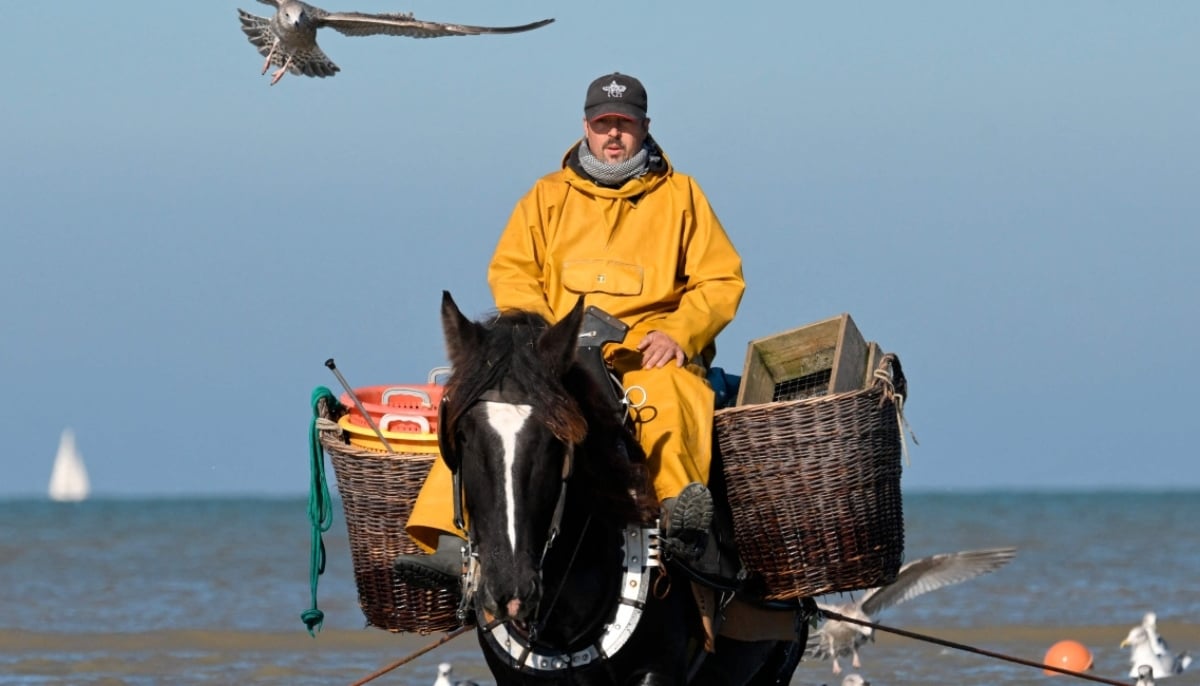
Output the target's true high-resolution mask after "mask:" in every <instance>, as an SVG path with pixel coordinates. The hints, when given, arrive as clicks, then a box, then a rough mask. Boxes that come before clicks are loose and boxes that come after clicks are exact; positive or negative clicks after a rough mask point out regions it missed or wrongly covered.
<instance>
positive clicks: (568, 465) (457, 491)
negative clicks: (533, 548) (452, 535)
mask: <svg viewBox="0 0 1200 686" xmlns="http://www.w3.org/2000/svg"><path fill="white" fill-rule="evenodd" d="M449 400H450V398H449V396H446V395H443V396H442V401H441V403H439V404H438V447H439V449H440V450H441V451H442V454H443V455H445V454H447V451H454V454H457V449H456V447H455V446H454V445H453V444H452V443H451V442H450V437H449V435H448V434H449V429H448V427H447V425H446V423H445V422H444V421H443V420H444V419H445V417H446V414H447V410H446V408H447V407H448V405H447V403H448V402H449ZM483 401H490V402H497V403H506V404H509V405H528V404H531V403H530V401H529V399H528V398H526V397H525V396H524V395H521V394H517V393H511V392H508V391H502V390H497V389H490V390H486V391H484V392H483V393H480V394H479V397H478V398H476V399H475V400H474V401H472V402H471V404H472V405H474V404H476V403H479V402H483ZM564 444H565V447H566V454H565V455H564V456H563V467H562V478H561V480H560V482H559V488H558V501H557V502H556V503H555V504H554V515H553V516H552V517H551V518H550V530H549V531H548V532H547V535H546V545H545V546H544V547H543V548H542V559H541V561H540V562H545V560H546V553H548V552H550V548H551V547H552V546H553V545H554V541H555V540H556V539H557V538H558V534H559V532H560V531H561V530H562V518H563V511H564V509H565V508H566V503H567V484H568V483H569V482H570V480H571V474H572V473H573V471H574V469H575V444H574V443H571V442H568V441H564ZM454 464H455V465H456V468H454V469H452V470H450V471H451V477H452V479H453V484H454V526H456V527H458V528H459V529H460V530H461V531H464V532H467V525H466V517H465V516H464V515H463V502H462V493H463V491H462V469H461V466H462V465H461V463H460V462H459V460H458V459H455V460H454ZM467 533H468V537H467V540H468V541H470V535H469V533H470V532H467ZM539 566H540V563H539Z"/></svg>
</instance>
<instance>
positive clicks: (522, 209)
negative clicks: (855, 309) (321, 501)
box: [396, 73, 745, 585]
mask: <svg viewBox="0 0 1200 686" xmlns="http://www.w3.org/2000/svg"><path fill="white" fill-rule="evenodd" d="M488 283H489V284H490V285H491V288H492V295H493V297H494V298H495V301H496V306H497V308H498V309H500V310H501V311H504V310H510V309H522V310H531V311H534V312H538V313H540V314H542V315H543V316H545V317H546V318H547V319H548V320H550V321H551V322H554V321H558V320H559V319H560V318H562V317H564V316H565V315H566V314H567V313H568V312H570V310H571V308H572V307H573V306H574V305H575V303H576V302H577V301H578V299H579V297H580V296H583V297H584V298H585V302H586V303H587V304H589V305H595V306H597V307H599V308H600V309H602V310H604V311H605V312H607V313H609V314H611V315H613V316H614V317H617V318H618V319H620V320H621V321H622V322H624V323H625V324H626V325H628V326H629V331H628V334H627V335H626V338H625V341H624V343H620V344H609V345H608V346H607V347H606V349H605V351H604V356H605V359H606V361H607V362H608V363H609V365H611V366H612V368H613V370H614V371H615V372H616V373H617V374H618V376H620V377H621V379H622V383H623V385H624V386H625V387H626V388H633V387H638V388H639V389H641V390H640V391H639V393H638V394H637V396H635V397H633V398H631V400H632V401H633V402H635V403H637V402H638V401H639V400H641V399H642V398H641V397H640V396H642V395H643V393H644V400H645V402H644V403H642V404H641V407H640V408H638V410H637V411H636V413H635V416H634V424H635V430H636V432H637V438H638V442H639V443H640V444H641V446H642V447H643V449H644V450H645V452H646V455H647V459H648V464H647V467H648V469H649V472H650V475H651V477H652V480H653V484H654V489H655V491H656V493H657V495H658V497H659V499H660V500H661V501H662V503H663V513H664V526H665V528H666V535H667V537H668V539H669V540H672V541H676V542H680V543H681V545H679V546H677V548H676V549H679V550H684V549H690V550H691V551H692V554H693V555H698V553H699V551H698V550H696V548H695V545H694V544H702V542H703V540H704V537H703V535H702V534H703V532H704V531H706V530H707V528H708V525H709V523H710V520H711V518H712V497H711V495H710V494H709V492H708V489H707V488H706V487H705V484H706V483H707V482H708V476H709V464H710V460H711V455H712V414H713V405H714V396H713V392H712V390H711V389H710V388H709V387H708V384H707V382H706V381H705V380H704V373H705V369H706V368H707V366H708V364H710V363H711V362H712V358H713V355H714V353H715V347H714V340H715V339H716V336H717V334H718V333H719V332H720V331H721V330H722V329H723V328H725V326H726V325H727V324H728V323H729V322H730V321H731V320H732V319H733V316H734V314H735V313H736V312H737V307H738V303H739V302H740V301H741V298H742V292H743V291H744V290H745V282H744V281H743V279H742V264H741V258H740V257H739V256H738V254H737V251H736V250H735V249H734V247H733V245H732V243H731V242H730V241H729V238H728V236H727V235H726V234H725V230H724V229H723V228H722V227H721V223H720V221H718V219H717V216H716V214H714V213H713V210H712V208H711V207H709V204H708V200H707V199H706V198H705V197H704V194H703V193H702V192H701V190H700V187H699V186H698V185H697V184H696V182H695V181H694V180H693V179H692V178H691V177H689V176H686V175H684V174H680V173H678V172H676V171H675V170H674V168H673V167H672V166H671V163H670V161H669V160H668V159H667V157H666V155H665V154H664V153H663V151H662V149H661V148H660V147H659V145H658V143H657V142H655V141H654V139H653V137H651V136H650V118H649V117H648V116H647V96H646V89H645V88H643V87H642V84H641V82H639V81H638V80H637V79H635V78H633V77H632V76H628V75H626V74H621V73H613V74H608V75H606V76H602V77H600V78H598V79H596V80H595V81H593V82H592V83H591V85H590V86H588V89H587V96H586V99H585V101H584V118H583V139H582V140H581V141H580V142H579V143H578V144H575V145H572V146H571V148H570V149H569V150H568V151H567V153H566V155H565V156H564V157H563V161H562V168H561V169H559V170H558V171H556V172H554V173H551V174H549V175H547V176H544V177H542V178H541V179H539V180H538V181H537V182H536V183H535V184H534V187H533V189H532V190H530V191H529V192H528V193H527V194H526V195H525V197H523V198H522V199H521V200H520V201H519V202H518V203H517V206H516V208H515V209H514V210H513V213H512V216H511V218H510V219H509V222H508V226H507V227H506V228H505V230H504V232H503V234H502V235H501V236H500V241H499V243H498V245H497V246H496V251H495V254H494V256H493V257H492V262H491V266H490V267H489V269H488ZM408 532H409V534H410V535H411V536H413V538H414V539H415V540H416V541H417V542H418V543H420V544H421V545H422V547H424V548H425V549H427V550H434V549H436V553H435V554H433V555H405V556H401V557H400V558H398V559H397V561H396V568H397V569H398V570H399V571H400V572H401V574H403V575H404V576H405V577H406V578H407V579H409V580H411V581H414V582H425V583H427V584H428V585H440V584H444V583H447V582H449V581H451V580H452V581H454V582H456V581H457V578H458V574H459V568H460V541H459V540H458V539H457V538H456V536H458V537H461V536H462V532H459V531H456V530H455V527H454V525H453V512H452V507H451V487H450V476H449V472H448V470H446V468H445V466H444V465H443V464H442V463H441V461H438V462H436V463H435V465H434V468H433V470H432V471H431V473H430V477H429V479H427V481H426V483H425V486H424V487H423V489H422V491H421V495H420V497H419V498H418V500H417V503H416V505H415V506H414V509H413V513H412V516H411V517H410V519H409V522H408Z"/></svg>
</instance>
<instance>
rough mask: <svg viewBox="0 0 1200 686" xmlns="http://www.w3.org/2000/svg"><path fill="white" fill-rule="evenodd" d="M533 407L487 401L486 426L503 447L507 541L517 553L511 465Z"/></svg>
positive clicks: (515, 514)
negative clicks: (489, 427) (522, 430)
mask: <svg viewBox="0 0 1200 686" xmlns="http://www.w3.org/2000/svg"><path fill="white" fill-rule="evenodd" d="M532 412H533V407H532V406H530V405H515V404H509V403H498V402H494V401H491V400H489V401H487V418H488V424H491V426H492V429H493V430H494V431H495V432H496V433H497V434H498V435H499V436H500V443H501V445H503V446H504V514H505V516H507V517H508V541H509V544H510V545H512V550H513V552H514V553H515V552H516V551H517V500H516V495H515V494H514V493H513V465H514V464H515V463H516V459H517V434H519V433H521V427H523V426H525V420H526V419H529V415H530V413H532Z"/></svg>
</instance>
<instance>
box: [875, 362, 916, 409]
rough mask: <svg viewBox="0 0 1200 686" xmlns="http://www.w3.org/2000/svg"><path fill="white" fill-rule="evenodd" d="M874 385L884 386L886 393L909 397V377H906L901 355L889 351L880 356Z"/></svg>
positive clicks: (877, 386)
mask: <svg viewBox="0 0 1200 686" xmlns="http://www.w3.org/2000/svg"><path fill="white" fill-rule="evenodd" d="M872 386H873V387H876V388H883V389H884V392H885V394H886V395H889V396H890V395H899V396H900V397H902V398H904V399H906V400H907V399H908V379H906V378H904V369H903V368H902V367H901V366H900V357H899V356H898V355H896V353H887V354H886V355H884V356H883V357H881V358H879V366H878V367H876V368H875V381H874V382H873V383H872Z"/></svg>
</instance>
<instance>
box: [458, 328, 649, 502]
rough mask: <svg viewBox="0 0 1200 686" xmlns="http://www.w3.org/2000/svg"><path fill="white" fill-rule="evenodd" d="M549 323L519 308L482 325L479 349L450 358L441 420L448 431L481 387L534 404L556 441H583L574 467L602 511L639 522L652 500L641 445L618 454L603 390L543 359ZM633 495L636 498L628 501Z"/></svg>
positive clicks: (583, 374) (616, 427)
mask: <svg viewBox="0 0 1200 686" xmlns="http://www.w3.org/2000/svg"><path fill="white" fill-rule="evenodd" d="M548 328H549V324H548V323H547V322H546V320H545V319H543V318H542V317H540V316H539V315H537V314H534V313H531V312H521V311H510V312H504V313H501V314H499V315H498V316H496V318H495V319H493V320H492V321H491V322H490V323H489V324H487V325H485V327H484V334H483V336H482V338H481V339H480V340H479V341H478V346H477V347H476V348H475V349H474V350H471V351H467V352H469V353H470V354H467V355H464V356H463V357H464V359H461V360H455V368H454V372H453V374H452V375H451V377H450V380H449V382H448V383H447V387H446V396H447V397H448V398H449V399H450V400H449V410H450V411H449V412H448V415H447V417H446V418H444V419H443V421H445V422H446V424H447V429H448V430H449V433H450V435H451V436H453V434H454V431H455V427H456V426H457V425H458V421H459V420H460V419H461V417H462V416H463V414H464V413H465V412H466V411H467V410H468V409H470V407H471V406H472V405H473V404H474V403H475V402H476V401H478V400H479V398H480V396H481V395H482V394H483V393H484V392H485V391H488V390H502V391H504V392H509V393H512V394H514V396H518V397H521V398H523V400H522V402H523V403H525V404H528V405H530V406H532V408H533V413H532V418H533V420H534V421H536V422H538V423H539V424H541V425H542V426H545V427H546V428H547V429H548V430H549V431H551V432H552V433H553V434H554V436H555V437H556V438H558V439H559V440H560V441H563V442H564V443H569V444H572V445H576V446H583V448H584V449H583V450H582V451H577V455H578V456H579V458H580V461H581V463H580V465H579V467H580V469H581V470H582V471H583V473H584V475H586V476H585V477H584V478H586V479H587V480H588V481H589V482H591V484H592V485H593V486H595V487H597V488H598V489H599V490H598V492H597V496H598V497H600V498H601V499H602V500H604V501H606V502H607V503H608V505H607V506H606V507H607V508H608V509H610V510H613V511H614V512H616V513H617V514H618V516H621V517H625V518H629V519H632V518H637V519H639V520H645V519H646V518H647V517H648V516H650V514H651V512H652V511H653V510H656V504H655V503H654V502H653V495H652V494H648V493H649V491H648V489H647V484H646V475H645V462H644V457H643V456H642V455H641V452H640V447H639V446H638V445H637V443H636V442H635V441H633V440H632V439H629V440H627V441H626V447H625V451H624V452H622V451H621V450H618V449H617V444H618V441H621V440H623V439H626V438H628V434H627V432H626V429H625V427H624V426H623V425H622V424H621V422H620V420H619V419H618V418H617V417H615V416H614V415H612V413H611V412H610V411H609V410H608V403H607V402H606V401H605V400H603V399H602V398H601V397H600V394H601V393H604V392H607V391H606V389H601V388H599V387H598V386H597V385H596V384H595V383H593V382H592V381H591V376H590V375H589V373H588V372H587V371H586V370H584V369H583V368H582V367H580V366H579V365H578V364H576V365H573V366H572V367H571V368H570V369H568V370H566V373H565V375H561V376H560V373H561V371H562V370H556V369H554V368H553V366H552V365H549V364H547V363H546V360H544V359H542V358H541V356H540V354H539V351H538V346H537V341H538V338H539V337H540V336H541V334H542V333H543V332H545V331H546V329H548ZM627 453H628V454H627ZM631 458H632V459H631ZM631 492H633V493H635V494H638V495H635V496H634V497H633V498H631V497H630V493H631Z"/></svg>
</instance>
